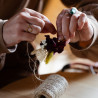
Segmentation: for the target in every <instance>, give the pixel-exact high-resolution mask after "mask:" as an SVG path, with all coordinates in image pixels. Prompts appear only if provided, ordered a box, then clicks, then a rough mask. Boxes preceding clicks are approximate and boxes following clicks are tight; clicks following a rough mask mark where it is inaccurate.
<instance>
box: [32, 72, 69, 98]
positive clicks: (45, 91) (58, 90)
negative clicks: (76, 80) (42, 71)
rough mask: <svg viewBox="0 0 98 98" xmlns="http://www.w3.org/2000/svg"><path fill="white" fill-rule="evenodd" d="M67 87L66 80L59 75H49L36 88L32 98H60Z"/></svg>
mask: <svg viewBox="0 0 98 98" xmlns="http://www.w3.org/2000/svg"><path fill="white" fill-rule="evenodd" d="M67 86H68V82H67V81H66V79H65V78H64V77H62V76H60V75H57V74H55V75H50V76H49V77H48V78H47V79H46V80H45V81H44V82H43V83H42V84H41V85H40V86H39V87H38V88H36V89H35V92H34V97H33V98H60V96H61V95H63V94H64V93H65V90H66V88H67Z"/></svg>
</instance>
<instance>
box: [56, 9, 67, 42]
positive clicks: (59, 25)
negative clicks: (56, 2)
mask: <svg viewBox="0 0 98 98" xmlns="http://www.w3.org/2000/svg"><path fill="white" fill-rule="evenodd" d="M65 12H66V9H63V10H62V11H61V13H60V14H59V15H58V17H57V21H56V26H57V36H58V39H59V40H63V39H64V38H63V34H62V17H63V15H64V14H65Z"/></svg>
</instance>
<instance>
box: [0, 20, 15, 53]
mask: <svg viewBox="0 0 98 98" xmlns="http://www.w3.org/2000/svg"><path fill="white" fill-rule="evenodd" d="M6 21H7V20H1V19H0V54H1V53H13V52H15V51H16V48H17V45H15V47H13V48H11V49H10V48H9V49H8V48H7V47H6V45H5V42H4V40H3V25H4V23H5V22H6Z"/></svg>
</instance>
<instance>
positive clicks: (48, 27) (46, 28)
mask: <svg viewBox="0 0 98 98" xmlns="http://www.w3.org/2000/svg"><path fill="white" fill-rule="evenodd" d="M22 14H24V12H22ZM23 17H24V18H25V20H27V21H28V22H29V23H31V22H32V24H34V25H38V26H40V27H41V28H43V30H42V32H46V33H48V32H50V33H52V34H56V29H55V27H54V25H53V24H52V23H51V22H50V21H49V20H48V19H47V18H46V19H43V20H42V19H40V18H37V17H33V16H30V15H28V16H27V15H26V14H25V15H23Z"/></svg>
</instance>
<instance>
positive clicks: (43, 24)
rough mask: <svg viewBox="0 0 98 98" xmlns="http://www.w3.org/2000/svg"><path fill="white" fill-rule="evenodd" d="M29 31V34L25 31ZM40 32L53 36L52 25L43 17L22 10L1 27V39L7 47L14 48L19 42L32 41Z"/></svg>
mask: <svg viewBox="0 0 98 98" xmlns="http://www.w3.org/2000/svg"><path fill="white" fill-rule="evenodd" d="M28 28H29V29H31V32H29V30H27V29H28ZM40 32H44V33H49V32H50V33H52V34H55V33H56V30H55V27H54V26H53V24H52V23H51V22H50V21H49V19H48V18H47V17H45V16H44V15H42V14H40V13H38V12H36V11H34V10H31V9H27V8H25V9H23V10H22V11H21V12H20V13H18V14H16V15H15V16H13V17H12V18H11V19H9V20H8V21H7V22H6V23H5V24H4V26H3V39H4V42H5V44H6V46H7V47H10V46H14V45H15V44H18V43H19V42H21V41H30V42H31V41H33V40H34V39H35V38H36V35H37V34H38V33H40Z"/></svg>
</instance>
